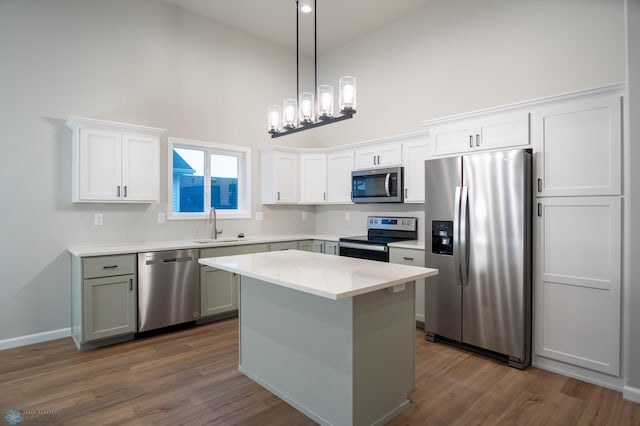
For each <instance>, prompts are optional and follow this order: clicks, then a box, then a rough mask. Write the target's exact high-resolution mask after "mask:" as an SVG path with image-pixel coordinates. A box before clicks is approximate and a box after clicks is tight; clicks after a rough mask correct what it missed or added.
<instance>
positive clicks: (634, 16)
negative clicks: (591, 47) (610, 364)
mask: <svg viewBox="0 0 640 426" xmlns="http://www.w3.org/2000/svg"><path fill="white" fill-rule="evenodd" d="M626 3H627V28H628V35H627V36H628V46H627V49H628V55H629V59H628V61H629V63H628V79H629V119H630V120H629V133H630V136H631V137H630V143H629V148H630V152H629V153H628V161H627V163H626V164H627V165H628V166H630V167H629V168H628V173H629V176H630V182H631V185H630V188H629V189H628V194H629V195H630V201H631V202H630V206H629V207H628V210H627V211H628V212H629V217H628V219H629V222H630V224H631V226H630V227H631V232H629V233H628V234H627V236H626V237H627V247H628V248H629V249H630V250H629V253H628V256H627V258H626V259H627V262H628V272H629V273H628V279H629V282H628V283H627V292H625V295H627V297H628V299H627V300H626V304H625V308H626V309H627V312H626V317H627V319H628V322H627V324H628V325H629V329H628V330H625V333H626V336H628V337H627V338H628V340H627V345H626V347H625V352H626V354H627V360H626V361H627V378H628V381H627V385H628V386H630V387H632V388H634V389H633V392H634V395H633V398H634V400H635V401H637V402H640V265H639V264H638V259H640V222H639V221H638V218H640V166H639V165H640V0H627V2H626ZM631 218H634V220H635V221H633V222H632V221H631Z"/></svg>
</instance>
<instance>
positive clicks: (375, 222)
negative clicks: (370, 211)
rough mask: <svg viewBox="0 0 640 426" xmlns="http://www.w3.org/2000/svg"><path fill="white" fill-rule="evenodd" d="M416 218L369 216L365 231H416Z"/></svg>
mask: <svg viewBox="0 0 640 426" xmlns="http://www.w3.org/2000/svg"><path fill="white" fill-rule="evenodd" d="M417 227H418V218H417V217H387V216H369V218H368V219H367V229H389V230H394V231H416V230H417Z"/></svg>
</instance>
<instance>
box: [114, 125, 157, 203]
mask: <svg viewBox="0 0 640 426" xmlns="http://www.w3.org/2000/svg"><path fill="white" fill-rule="evenodd" d="M158 145H159V138H158V137H156V136H150V135H144V134H139V133H123V134H122V154H123V155H122V183H123V191H122V197H123V199H134V200H139V201H158V200H159V199H160V193H159V178H160V151H159V146H158Z"/></svg>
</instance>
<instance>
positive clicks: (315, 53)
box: [313, 0, 318, 92]
mask: <svg viewBox="0 0 640 426" xmlns="http://www.w3.org/2000/svg"><path fill="white" fill-rule="evenodd" d="M313 68H314V80H313V90H314V92H316V91H317V90H318V3H317V0H313Z"/></svg>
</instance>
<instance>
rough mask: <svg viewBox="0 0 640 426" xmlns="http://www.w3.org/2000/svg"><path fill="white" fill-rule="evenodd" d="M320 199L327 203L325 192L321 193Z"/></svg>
mask: <svg viewBox="0 0 640 426" xmlns="http://www.w3.org/2000/svg"><path fill="white" fill-rule="evenodd" d="M322 199H323V200H325V201H327V193H326V192H323V193H322Z"/></svg>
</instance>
